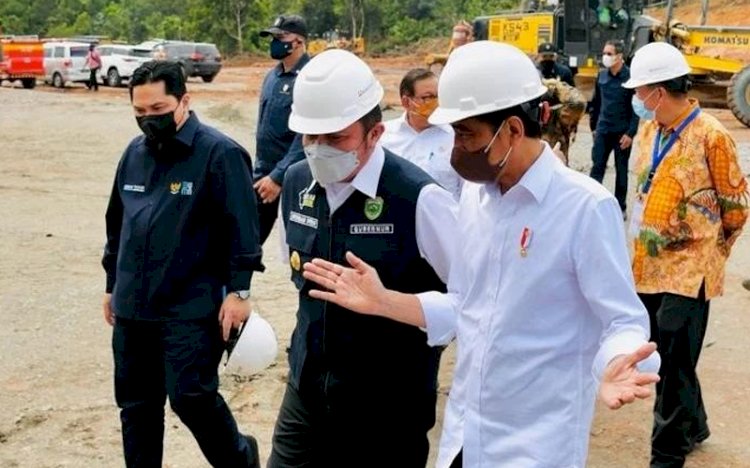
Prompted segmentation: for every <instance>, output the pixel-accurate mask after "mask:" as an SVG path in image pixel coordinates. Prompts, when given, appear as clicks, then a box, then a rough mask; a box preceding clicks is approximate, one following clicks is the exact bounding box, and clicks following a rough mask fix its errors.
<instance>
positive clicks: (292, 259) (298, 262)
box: [289, 250, 302, 271]
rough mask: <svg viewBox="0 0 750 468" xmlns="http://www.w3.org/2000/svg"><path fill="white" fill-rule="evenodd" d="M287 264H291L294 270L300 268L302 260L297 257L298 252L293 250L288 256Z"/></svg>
mask: <svg viewBox="0 0 750 468" xmlns="http://www.w3.org/2000/svg"><path fill="white" fill-rule="evenodd" d="M289 264H290V265H291V266H292V268H293V269H294V271H299V269H300V268H302V260H301V259H300V258H299V253H297V251H296V250H295V251H294V252H292V255H291V256H290V257H289Z"/></svg>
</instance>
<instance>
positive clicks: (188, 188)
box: [180, 182, 193, 195]
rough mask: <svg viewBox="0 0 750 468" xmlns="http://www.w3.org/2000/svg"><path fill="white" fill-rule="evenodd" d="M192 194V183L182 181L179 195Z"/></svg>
mask: <svg viewBox="0 0 750 468" xmlns="http://www.w3.org/2000/svg"><path fill="white" fill-rule="evenodd" d="M192 194H193V183H192V182H183V183H182V189H181V190H180V195H192Z"/></svg>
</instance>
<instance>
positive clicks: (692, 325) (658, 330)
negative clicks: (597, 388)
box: [640, 288, 710, 468]
mask: <svg viewBox="0 0 750 468" xmlns="http://www.w3.org/2000/svg"><path fill="white" fill-rule="evenodd" d="M640 297H641V301H643V304H644V305H645V306H646V309H648V314H649V317H650V319H651V340H652V341H654V342H656V344H657V346H658V349H659V354H661V369H660V370H659V377H661V380H660V381H659V382H658V383H657V384H656V403H655V405H654V427H653V432H652V435H651V466H652V467H654V468H656V467H660V468H662V467H670V468H671V467H682V466H683V464H684V463H685V456H686V455H687V454H688V453H690V451H691V450H692V449H693V447H694V446H695V444H696V443H698V442H701V441H703V440H704V439H706V438H707V437H708V436H709V434H710V432H709V430H708V424H707V422H706V419H707V418H706V410H705V408H704V406H703V398H702V396H701V386H700V383H699V382H698V375H697V373H696V371H695V368H696V366H697V365H698V358H699V357H700V353H701V348H702V347H703V338H704V336H705V334H706V326H707V325H708V310H709V301H706V299H705V294H704V291H703V288H701V292H700V294H699V296H698V298H691V297H684V296H678V295H675V294H641V295H640Z"/></svg>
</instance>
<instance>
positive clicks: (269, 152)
mask: <svg viewBox="0 0 750 468" xmlns="http://www.w3.org/2000/svg"><path fill="white" fill-rule="evenodd" d="M309 61H310V57H309V56H308V55H307V54H305V55H303V56H302V57H301V58H300V59H299V62H297V64H296V65H295V66H294V68H292V69H291V70H289V71H288V72H285V71H284V66H283V65H282V64H281V63H279V64H278V65H277V66H275V67H274V68H273V69H272V70H271V71H269V72H268V74H267V75H266V77H265V79H264V80H263V86H262V88H261V93H260V102H259V104H258V128H257V130H256V134H255V172H254V174H253V178H254V179H255V180H258V179H260V178H262V177H265V176H270V177H271V179H273V181H274V182H276V183H277V184H281V183H282V182H283V181H284V173H285V172H286V170H287V168H288V167H289V166H291V165H292V164H294V163H295V162H297V161H301V160H302V159H304V157H305V153H304V150H303V148H302V136H301V135H297V134H296V133H294V132H293V131H291V130H289V114H290V113H291V111H292V91H293V90H294V81H295V80H296V79H297V74H298V73H299V72H300V70H301V69H302V67H304V66H305V65H306V64H307V62H309Z"/></svg>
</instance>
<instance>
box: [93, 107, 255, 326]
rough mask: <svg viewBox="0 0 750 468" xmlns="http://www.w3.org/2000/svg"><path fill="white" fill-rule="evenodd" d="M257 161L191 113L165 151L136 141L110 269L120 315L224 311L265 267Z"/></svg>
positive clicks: (119, 182)
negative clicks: (226, 297) (226, 299)
mask: <svg viewBox="0 0 750 468" xmlns="http://www.w3.org/2000/svg"><path fill="white" fill-rule="evenodd" d="M251 173H252V163H251V161H250V157H249V155H248V154H247V152H246V151H245V150H243V149H242V147H241V146H240V145H239V144H237V143H236V142H234V141H233V140H231V139H230V138H228V137H227V136H225V135H223V134H221V133H219V132H218V131H217V130H214V129H213V128H211V127H208V126H206V125H203V124H201V123H200V122H199V121H198V117H196V116H195V115H194V114H192V113H191V116H190V118H189V119H188V121H187V122H186V123H185V124H184V125H183V127H182V128H181V129H180V131H179V132H178V134H177V136H176V137H175V138H174V139H173V140H172V142H171V143H170V144H169V145H167V146H166V147H164V148H157V147H156V146H155V145H153V144H150V143H147V141H146V139H145V137H144V136H139V137H137V138H135V139H134V140H133V141H132V142H131V143H130V145H129V146H128V148H127V149H126V150H125V154H123V156H122V159H121V160H120V163H119V165H118V167H117V174H116V175H115V181H114V186H113V188H112V194H111V196H110V200H109V206H108V207H107V215H106V220H107V244H106V247H105V249H104V257H103V259H102V264H103V265H104V269H105V270H106V272H107V292H111V293H112V305H113V308H114V311H115V315H116V316H117V317H123V318H130V319H145V320H160V319H185V320H192V319H198V318H204V317H208V316H211V315H215V314H217V313H218V310H219V308H220V306H221V302H222V299H223V292H222V289H223V287H224V286H226V288H227V289H228V290H229V291H236V290H245V289H248V288H249V285H250V279H251V275H252V272H253V270H262V265H261V248H260V245H259V244H258V221H257V219H258V215H257V211H256V205H255V203H256V202H255V194H254V192H253V188H252V178H251Z"/></svg>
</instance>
